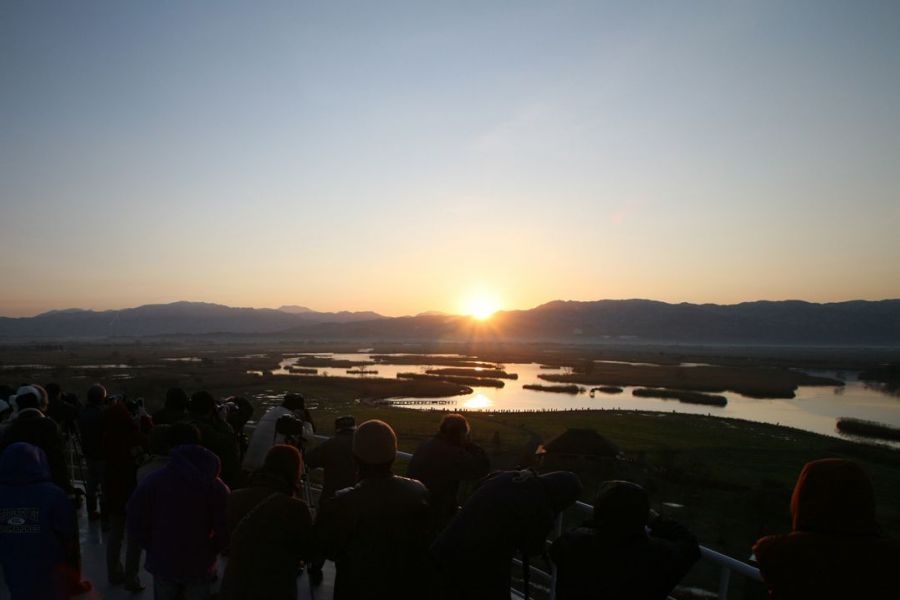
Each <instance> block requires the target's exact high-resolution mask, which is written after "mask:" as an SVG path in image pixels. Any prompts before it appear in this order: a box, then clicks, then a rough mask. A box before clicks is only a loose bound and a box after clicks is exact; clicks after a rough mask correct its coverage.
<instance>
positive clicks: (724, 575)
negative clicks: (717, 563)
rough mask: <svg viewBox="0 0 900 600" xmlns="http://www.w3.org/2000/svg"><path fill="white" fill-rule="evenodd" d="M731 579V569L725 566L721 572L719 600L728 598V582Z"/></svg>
mask: <svg viewBox="0 0 900 600" xmlns="http://www.w3.org/2000/svg"><path fill="white" fill-rule="evenodd" d="M730 581H731V569H729V568H728V567H725V566H723V567H722V571H721V572H720V573H719V600H728V584H729V582H730Z"/></svg>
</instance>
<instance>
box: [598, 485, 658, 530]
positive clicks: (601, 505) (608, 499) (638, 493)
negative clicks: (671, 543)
mask: <svg viewBox="0 0 900 600" xmlns="http://www.w3.org/2000/svg"><path fill="white" fill-rule="evenodd" d="M649 515H650V500H649V498H648V497H647V492H646V490H644V488H642V487H641V486H639V485H638V484H636V483H631V482H630V481H616V480H612V481H605V482H603V483H602V484H601V485H600V490H599V491H598V493H597V498H596V500H594V523H595V524H596V525H600V524H602V525H603V527H604V529H605V530H607V531H609V532H610V533H611V534H612V535H615V536H626V535H632V534H635V533H641V532H643V531H644V526H645V525H646V524H647V518H648V516H649Z"/></svg>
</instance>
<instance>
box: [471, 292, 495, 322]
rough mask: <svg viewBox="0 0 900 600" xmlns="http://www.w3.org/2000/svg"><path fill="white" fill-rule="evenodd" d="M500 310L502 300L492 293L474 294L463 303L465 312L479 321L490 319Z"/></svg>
mask: <svg viewBox="0 0 900 600" xmlns="http://www.w3.org/2000/svg"><path fill="white" fill-rule="evenodd" d="M498 310H500V302H499V300H498V299H497V297H496V296H494V295H492V294H486V293H478V294H473V295H472V296H470V297H469V298H468V299H467V300H466V301H465V302H464V303H463V314H466V315H469V316H470V317H472V318H473V319H477V320H479V321H486V320H488V319H490V318H491V316H493V314H494V313H495V312H497V311H498Z"/></svg>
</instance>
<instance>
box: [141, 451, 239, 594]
mask: <svg viewBox="0 0 900 600" xmlns="http://www.w3.org/2000/svg"><path fill="white" fill-rule="evenodd" d="M219 465H220V463H219V459H218V457H217V456H216V455H215V454H213V453H212V452H210V451H209V450H207V449H206V448H204V447H203V446H200V445H199V444H184V445H181V446H176V447H175V448H173V449H172V451H171V453H170V456H169V462H168V464H166V466H165V467H163V468H162V469H160V470H158V471H156V472H154V473H151V474H150V475H148V476H147V477H146V479H144V480H143V481H141V483H140V484H139V485H138V486H137V489H136V490H135V491H134V494H132V496H131V499H129V501H128V506H127V509H126V514H127V515H128V534H129V536H131V537H132V538H133V539H134V540H135V541H136V542H137V543H138V544H140V546H141V547H142V548H144V549H145V550H146V552H147V559H146V564H145V568H146V569H147V571H149V572H150V573H151V574H152V575H153V588H154V590H153V592H154V598H155V599H156V600H169V599H172V600H177V599H179V598H182V597H184V598H190V599H191V600H194V599H205V598H209V597H210V584H211V581H212V578H213V576H214V574H215V572H216V561H217V557H218V554H219V553H220V552H221V551H222V550H223V549H224V548H225V547H226V546H227V545H228V524H227V519H226V504H227V501H228V493H229V490H228V486H226V485H225V483H224V482H223V481H222V480H221V479H220V478H219V472H220V466H219Z"/></svg>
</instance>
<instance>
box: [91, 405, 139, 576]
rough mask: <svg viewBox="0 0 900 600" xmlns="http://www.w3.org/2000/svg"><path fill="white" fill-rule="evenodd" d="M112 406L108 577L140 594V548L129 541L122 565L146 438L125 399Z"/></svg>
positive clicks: (106, 476) (106, 479)
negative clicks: (128, 509)
mask: <svg viewBox="0 0 900 600" xmlns="http://www.w3.org/2000/svg"><path fill="white" fill-rule="evenodd" d="M114 398H115V399H114V401H113V404H112V405H111V406H110V407H109V408H107V409H106V410H105V411H103V417H102V426H103V457H104V463H105V466H104V472H103V497H104V506H103V510H104V511H105V512H106V517H107V518H108V523H109V535H108V536H107V540H106V574H107V578H108V580H109V582H110V583H112V584H119V583H124V584H125V585H126V587H127V589H129V590H132V591H137V590H138V589H140V587H141V586H140V583H139V582H138V580H137V573H138V568H139V565H138V561H139V559H140V547H139V546H138V545H137V544H135V543H133V541H132V540H131V539H130V538H129V539H128V543H127V545H126V548H125V564H124V565H123V564H122V561H121V557H122V544H123V541H125V505H126V503H127V502H128V498H129V496H131V493H132V492H133V491H134V488H135V487H136V486H137V467H138V463H139V459H138V458H139V457H141V456H143V454H144V452H145V451H146V448H147V438H146V437H145V436H144V435H143V434H142V433H141V431H140V427H139V425H138V424H137V422H136V421H135V420H134V419H133V418H132V415H131V412H129V410H128V408H127V406H126V403H125V399H124V398H123V397H121V396H117V397H114Z"/></svg>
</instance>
